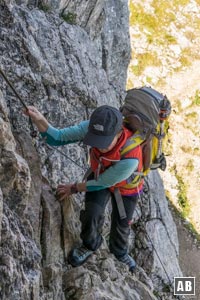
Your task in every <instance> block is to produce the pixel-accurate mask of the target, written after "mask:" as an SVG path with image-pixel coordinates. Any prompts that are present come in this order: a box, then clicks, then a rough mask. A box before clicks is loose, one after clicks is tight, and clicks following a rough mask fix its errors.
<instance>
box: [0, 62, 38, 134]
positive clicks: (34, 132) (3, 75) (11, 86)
mask: <svg viewBox="0 0 200 300" xmlns="http://www.w3.org/2000/svg"><path fill="white" fill-rule="evenodd" d="M0 74H1V76H2V77H3V79H4V80H5V82H6V83H7V84H8V86H9V87H10V88H11V90H12V91H13V93H14V94H15V96H16V97H17V98H18V99H19V101H20V102H21V104H22V105H23V107H24V108H25V109H26V110H28V106H27V105H26V104H25V102H24V100H23V99H22V97H21V96H20V95H19V94H18V92H17V91H16V89H15V88H14V86H13V85H12V83H11V82H10V81H9V80H8V78H7V77H6V75H5V73H4V72H3V71H2V69H1V68H0ZM29 124H30V128H31V136H32V137H36V136H37V131H36V130H35V129H34V126H33V122H32V120H31V118H30V117H29Z"/></svg>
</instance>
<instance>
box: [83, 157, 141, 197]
mask: <svg viewBox="0 0 200 300" xmlns="http://www.w3.org/2000/svg"><path fill="white" fill-rule="evenodd" d="M137 167H138V160H137V159H133V158H129V159H123V160H120V161H119V162H117V163H115V164H114V165H112V166H110V167H109V168H108V169H106V171H105V172H103V173H101V174H100V175H99V177H98V179H97V180H95V179H93V180H88V181H87V183H86V188H87V191H89V192H91V191H96V190H102V189H105V188H109V187H111V186H114V185H115V184H117V183H119V182H121V181H123V180H126V179H128V178H129V177H130V176H131V175H132V174H133V172H134V171H135V170H137Z"/></svg>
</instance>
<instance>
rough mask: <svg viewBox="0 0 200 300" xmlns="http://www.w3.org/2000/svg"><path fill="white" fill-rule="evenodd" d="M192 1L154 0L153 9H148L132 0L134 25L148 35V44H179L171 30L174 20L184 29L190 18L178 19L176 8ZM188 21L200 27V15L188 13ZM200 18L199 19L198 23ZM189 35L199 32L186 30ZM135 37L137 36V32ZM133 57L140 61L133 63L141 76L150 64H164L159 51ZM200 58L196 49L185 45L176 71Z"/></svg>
mask: <svg viewBox="0 0 200 300" xmlns="http://www.w3.org/2000/svg"><path fill="white" fill-rule="evenodd" d="M198 1H199V2H200V0H198ZM188 3H190V0H172V1H163V0H152V2H151V4H150V8H151V9H149V10H147V9H145V7H144V5H143V4H140V3H135V2H134V1H133V0H131V1H130V3H129V9H130V18H129V22H130V26H132V27H136V28H138V29H139V31H140V32H143V34H145V35H146V41H147V43H148V45H150V44H154V45H157V46H161V47H164V48H166V47H167V46H169V45H172V44H175V45H176V44H178V41H177V39H176V37H175V36H173V35H172V33H171V29H170V28H171V26H170V25H171V24H172V23H173V24H174V25H175V26H177V30H178V28H180V29H182V28H184V27H185V25H186V23H184V22H186V21H184V22H183V23H181V24H180V23H177V18H176V11H178V10H179V7H184V6H186V5H188ZM185 17H186V19H187V23H188V22H189V23H190V21H191V22H192V24H196V25H195V26H196V28H199V27H200V19H199V18H194V19H195V20H193V17H192V16H190V15H189V14H188V15H187V16H185ZM195 22H196V23H195ZM185 37H186V38H188V39H189V40H190V41H193V40H195V38H196V35H195V33H194V32H193V31H191V30H188V31H187V32H185ZM133 38H134V36H133ZM135 38H138V34H135ZM132 57H134V58H136V59H138V64H137V65H135V66H132V67H131V70H132V72H133V73H134V74H135V75H136V76H139V75H141V74H142V72H143V71H144V70H145V68H146V67H148V66H151V65H152V66H161V65H162V62H161V61H160V60H159V59H158V54H157V53H156V52H155V51H154V53H149V52H146V53H144V54H140V55H138V54H137V55H136V54H135V55H134V53H133V55H132ZM194 58H195V59H199V58H200V53H198V52H197V51H196V49H192V48H189V47H188V48H185V49H182V51H181V53H180V56H179V58H178V61H179V62H180V66H179V67H174V71H176V72H178V71H180V70H181V69H182V68H183V67H188V66H190V65H191V63H192V61H193V59H194Z"/></svg>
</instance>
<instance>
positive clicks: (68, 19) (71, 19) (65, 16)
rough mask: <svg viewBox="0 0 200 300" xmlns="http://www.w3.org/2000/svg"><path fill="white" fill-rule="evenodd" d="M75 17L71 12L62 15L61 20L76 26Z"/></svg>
mask: <svg viewBox="0 0 200 300" xmlns="http://www.w3.org/2000/svg"><path fill="white" fill-rule="evenodd" d="M76 17H77V15H76V14H75V13H71V12H68V13H67V14H63V15H62V18H63V20H64V21H65V22H67V23H69V24H72V25H75V24H76Z"/></svg>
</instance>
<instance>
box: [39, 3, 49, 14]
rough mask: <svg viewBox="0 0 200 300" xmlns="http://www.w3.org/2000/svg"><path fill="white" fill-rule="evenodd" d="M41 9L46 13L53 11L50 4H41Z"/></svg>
mask: <svg viewBox="0 0 200 300" xmlns="http://www.w3.org/2000/svg"><path fill="white" fill-rule="evenodd" d="M39 9H41V10H43V11H44V12H49V11H50V10H51V7H50V5H48V4H40V5H39Z"/></svg>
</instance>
